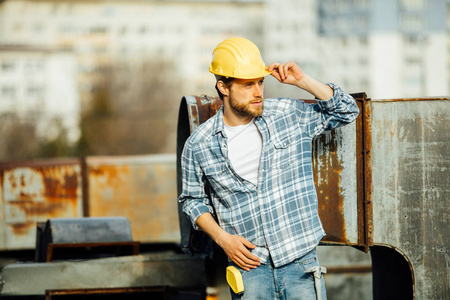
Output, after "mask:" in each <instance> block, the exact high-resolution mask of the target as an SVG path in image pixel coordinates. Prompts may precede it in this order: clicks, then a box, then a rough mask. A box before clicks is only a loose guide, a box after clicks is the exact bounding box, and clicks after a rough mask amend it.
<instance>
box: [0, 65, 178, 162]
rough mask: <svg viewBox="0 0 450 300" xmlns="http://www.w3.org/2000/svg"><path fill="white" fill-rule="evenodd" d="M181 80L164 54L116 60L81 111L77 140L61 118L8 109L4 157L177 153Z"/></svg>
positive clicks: (2, 119)
mask: <svg viewBox="0 0 450 300" xmlns="http://www.w3.org/2000/svg"><path fill="white" fill-rule="evenodd" d="M180 86H181V85H180V79H179V78H178V77H177V76H176V75H175V70H174V66H173V65H172V64H171V63H170V62H169V61H166V60H164V59H160V58H158V59H152V60H147V61H145V62H140V63H139V64H136V65H134V66H133V65H130V64H129V62H126V61H123V62H115V63H114V64H113V65H111V66H110V67H109V69H108V70H107V71H106V72H104V74H103V77H102V80H101V85H98V86H97V87H96V89H95V91H93V92H92V97H91V99H90V101H89V104H90V105H89V107H87V108H86V109H84V110H83V111H82V113H81V116H80V124H79V129H80V132H81V134H80V137H79V139H78V141H77V142H76V143H70V142H69V140H68V138H67V129H66V128H64V126H63V123H62V121H61V120H60V119H58V118H53V119H51V120H47V121H46V123H39V124H37V122H38V120H41V121H40V122H42V120H43V119H44V118H41V116H22V117H19V116H18V115H16V114H3V115H0V144H1V145H2V147H0V161H4V162H5V161H18V160H30V159H36V158H50V157H69V156H87V155H136V154H150V153H164V152H169V153H174V152H175V151H176V149H175V137H176V121H177V113H178V111H177V105H178V100H179V99H180V95H181V87H180ZM41 114H43V115H45V112H41ZM43 124H44V125H43ZM38 125H39V126H38ZM43 126H44V130H42V128H41V127H43ZM45 126H46V127H45ZM37 128H41V130H38V129H37ZM43 132H45V134H43Z"/></svg>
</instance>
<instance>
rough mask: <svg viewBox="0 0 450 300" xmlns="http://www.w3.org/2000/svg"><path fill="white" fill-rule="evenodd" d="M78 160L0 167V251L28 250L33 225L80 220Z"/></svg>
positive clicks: (80, 191)
mask: <svg viewBox="0 0 450 300" xmlns="http://www.w3.org/2000/svg"><path fill="white" fill-rule="evenodd" d="M81 173H82V172H81V163H80V160H78V159H65V160H61V159H58V160H45V161H37V162H30V163H15V164H7V163H3V164H0V212H1V213H0V250H15V249H32V248H34V245H35V237H36V223H37V222H45V221H46V220H47V219H50V218H56V217H59V218H76V217H82V216H83V190H82V184H81V183H82V174H81Z"/></svg>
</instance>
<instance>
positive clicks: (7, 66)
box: [1, 61, 16, 73]
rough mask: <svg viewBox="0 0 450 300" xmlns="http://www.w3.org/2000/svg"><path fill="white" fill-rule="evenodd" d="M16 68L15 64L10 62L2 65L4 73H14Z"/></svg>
mask: <svg viewBox="0 0 450 300" xmlns="http://www.w3.org/2000/svg"><path fill="white" fill-rule="evenodd" d="M15 68H16V66H15V64H14V63H13V62H10V61H4V62H2V63H1V69H2V72H5V73H6V72H12V71H14V69H15Z"/></svg>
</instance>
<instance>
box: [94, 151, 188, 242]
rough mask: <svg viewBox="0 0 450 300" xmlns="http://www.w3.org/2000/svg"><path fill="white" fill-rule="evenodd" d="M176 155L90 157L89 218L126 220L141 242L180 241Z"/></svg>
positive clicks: (136, 238) (137, 239) (135, 237)
mask: <svg viewBox="0 0 450 300" xmlns="http://www.w3.org/2000/svg"><path fill="white" fill-rule="evenodd" d="M175 159H176V158H175V155H151V156H150V155H148V156H129V157H88V158H87V159H86V164H87V166H86V168H87V174H88V190H89V195H88V199H89V201H88V204H89V205H88V211H89V216H90V217H105V216H124V217H127V218H128V219H129V220H130V222H131V227H132V230H133V238H134V240H136V241H140V242H176V243H178V242H179V241H180V233H179V225H178V208H177V189H176V165H175Z"/></svg>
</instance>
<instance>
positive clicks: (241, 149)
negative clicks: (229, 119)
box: [225, 119, 262, 185]
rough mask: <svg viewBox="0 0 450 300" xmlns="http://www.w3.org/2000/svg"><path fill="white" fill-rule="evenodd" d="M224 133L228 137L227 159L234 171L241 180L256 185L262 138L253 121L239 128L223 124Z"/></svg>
mask: <svg viewBox="0 0 450 300" xmlns="http://www.w3.org/2000/svg"><path fill="white" fill-rule="evenodd" d="M225 133H226V135H227V137H228V158H229V160H230V161H231V165H232V166H233V168H234V170H235V171H236V172H237V173H238V174H239V176H241V177H242V178H244V179H246V180H248V181H250V182H252V183H254V184H255V185H258V170H259V161H260V159H261V149H262V136H261V133H260V132H259V130H258V128H257V127H256V125H255V120H254V119H253V120H252V121H251V122H249V123H248V124H245V125H239V126H228V125H227V124H225Z"/></svg>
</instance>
